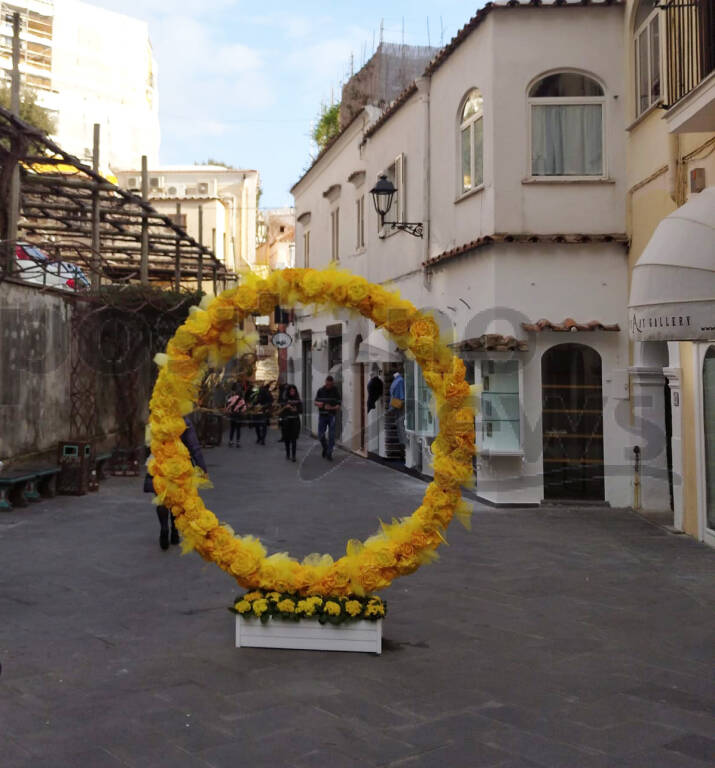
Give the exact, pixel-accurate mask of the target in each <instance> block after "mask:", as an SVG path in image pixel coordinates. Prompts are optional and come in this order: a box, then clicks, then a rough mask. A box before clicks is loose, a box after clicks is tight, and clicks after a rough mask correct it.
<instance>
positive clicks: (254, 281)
mask: <svg viewBox="0 0 715 768" xmlns="http://www.w3.org/2000/svg"><path fill="white" fill-rule="evenodd" d="M298 303H302V304H308V305H316V306H317V307H318V308H320V309H325V308H328V309H330V308H337V307H345V308H348V309H352V310H354V311H356V312H359V313H360V314H361V315H363V316H364V317H368V318H370V319H371V320H373V322H374V323H375V324H376V325H377V326H378V327H381V328H384V329H385V330H386V331H387V332H388V333H390V334H391V335H392V337H393V338H394V339H395V341H396V342H397V344H398V345H399V346H401V347H402V348H405V349H408V350H409V351H410V352H411V353H412V354H413V355H414V357H415V359H416V360H417V362H418V364H419V365H420V367H421V368H422V371H423V373H424V377H425V380H426V382H427V384H428V386H429V387H430V389H431V390H432V392H433V394H434V397H435V400H436V403H437V408H438V416H439V427H440V431H439V435H438V437H437V438H436V439H435V441H434V442H433V444H432V452H433V454H434V456H435V459H434V480H433V482H431V483H430V484H429V486H428V487H427V490H426V492H425V496H424V499H423V500H422V503H421V504H420V506H419V507H418V508H417V509H416V510H415V512H414V513H413V514H412V515H411V516H409V517H405V518H402V519H401V520H393V521H392V522H390V523H381V526H380V529H379V530H378V531H377V533H375V534H374V535H373V536H371V537H370V538H368V539H367V540H366V541H364V542H362V541H358V540H355V539H351V540H350V541H348V543H347V546H346V553H345V555H343V556H342V557H341V558H339V559H338V560H333V558H332V557H331V556H330V555H318V554H313V555H309V556H308V557H306V558H305V559H304V560H302V561H301V562H299V561H298V560H296V559H294V558H291V557H290V556H289V555H287V554H284V553H276V554H272V555H268V554H267V552H266V549H265V547H264V546H263V544H262V543H261V542H260V540H259V539H257V538H255V537H253V536H251V535H244V536H238V535H236V534H234V532H233V531H232V530H231V529H230V528H229V527H228V526H227V525H223V524H221V523H220V522H219V520H218V519H217V518H216V516H215V515H214V514H213V512H211V511H210V510H208V509H207V508H206V506H205V505H204V503H203V500H202V499H201V496H200V495H199V489H200V488H201V487H202V486H204V485H206V483H207V482H208V481H207V478H206V477H205V476H203V473H201V471H200V470H198V469H197V468H195V467H193V465H192V463H191V460H190V458H189V454H188V451H187V449H186V447H185V446H184V444H183V443H182V441H181V434H182V432H183V431H184V426H185V425H184V421H183V416H184V415H185V414H187V413H189V412H191V410H192V409H193V403H194V401H195V399H196V395H197V390H198V386H199V382H200V380H201V376H202V373H203V371H204V370H205V369H206V367H207V366H208V365H211V366H221V365H224V364H225V363H227V362H228V361H229V360H230V359H231V358H233V357H234V356H236V355H237V354H241V353H242V352H243V351H245V349H246V348H247V347H249V346H250V344H251V341H252V340H251V339H249V338H247V337H245V336H244V335H243V334H241V333H240V332H237V330H236V328H237V323H238V321H240V320H242V319H243V318H244V317H245V316H247V315H249V314H253V313H259V314H268V313H270V312H272V310H273V308H274V307H275V306H276V305H278V304H280V305H281V306H293V305H295V304H298ZM156 361H157V364H158V365H159V366H160V368H161V370H160V372H159V376H158V378H157V382H156V386H155V388H154V392H153V395H152V399H151V414H150V417H149V439H150V444H151V451H152V458H151V459H150V460H149V465H148V469H149V472H150V473H151V474H152V475H153V477H154V488H155V491H156V497H155V502H156V503H157V504H163V505H164V506H166V507H168V508H169V509H170V510H171V513H172V514H173V515H174V517H175V519H176V526H177V528H178V529H179V531H180V532H181V534H182V536H183V544H184V549H185V550H186V551H188V550H191V549H195V550H196V551H197V552H198V553H199V554H200V555H201V556H202V557H203V558H204V559H205V560H208V561H211V562H214V563H216V564H217V565H218V566H219V567H220V568H222V569H223V570H224V571H226V572H227V573H229V574H231V575H232V576H233V577H234V578H235V579H236V581H237V582H238V584H239V585H241V586H242V587H244V588H246V589H250V590H264V591H266V592H267V593H271V592H274V593H278V597H279V598H280V600H281V601H282V605H283V606H284V609H281V610H280V613H281V615H286V614H291V611H290V610H288V608H289V606H288V601H290V602H291V604H292V605H293V612H292V613H293V615H295V613H296V611H297V610H298V606H299V605H301V603H302V601H303V600H305V599H306V598H308V597H311V596H321V599H325V601H326V602H325V604H323V603H321V604H320V615H321V616H322V615H323V614H327V615H335V616H340V615H343V613H345V615H350V610H357V608H356V606H352V609H348V608H347V605H349V604H350V603H349V602H345V604H344V606H343V604H341V603H340V602H335V598H341V597H350V598H353V597H362V596H365V595H370V594H371V593H373V592H376V591H377V590H380V589H383V588H385V587H387V586H389V585H390V583H391V582H392V581H393V580H394V579H396V578H397V577H399V576H404V575H406V574H409V573H412V572H414V571H415V570H416V569H417V568H419V566H420V565H423V564H424V563H428V562H430V561H432V560H433V559H434V558H435V557H436V553H435V550H436V549H437V547H439V545H440V544H441V543H442V542H444V541H445V539H444V531H445V529H446V528H447V526H448V525H449V523H450V521H451V520H452V518H453V517H454V516H455V515H458V516H459V517H460V518H462V519H464V520H467V519H468V516H469V512H470V508H469V506H468V505H467V504H466V503H465V502H464V501H463V500H462V498H461V490H460V489H461V486H462V485H466V484H469V483H471V482H472V477H473V470H472V458H473V456H474V410H473V408H472V407H471V404H470V388H469V386H468V384H467V383H466V381H465V368H464V364H463V362H462V361H461V360H459V359H458V358H456V357H455V356H454V355H453V354H452V352H451V351H450V350H449V348H448V347H447V346H446V344H444V343H443V342H442V341H441V340H440V338H439V328H438V326H437V323H436V322H435V320H434V318H432V317H431V316H430V315H428V314H425V313H422V312H420V311H418V310H417V309H416V308H415V307H414V306H413V305H412V304H411V303H410V302H409V301H406V300H405V299H402V298H400V296H399V294H398V293H397V292H395V291H390V290H388V289H386V288H384V287H382V286H379V285H373V284H371V283H369V282H368V281H367V280H365V279H364V278H362V277H358V276H355V275H352V274H350V273H349V272H346V271H342V270H338V269H326V270H314V269H285V270H281V271H276V272H273V273H271V274H270V275H269V276H268V277H266V278H261V277H258V276H257V275H254V274H249V275H246V276H245V277H244V278H242V284H241V285H240V287H238V288H233V289H230V290H227V291H224V292H223V293H222V294H221V295H220V296H217V297H216V298H213V299H208V300H204V302H202V305H201V307H200V308H195V309H194V311H193V312H192V313H191V314H190V315H189V317H188V319H187V320H186V322H185V323H184V325H182V326H181V327H180V328H179V330H178V331H177V332H176V334H175V336H174V337H173V338H172V339H171V341H170V342H169V344H168V345H167V349H166V354H165V355H158V356H157V359H156ZM251 594H252V593H249V595H246V596H244V598H242V600H239V601H237V603H236V607H235V609H236V611H237V612H238V613H240V614H244V613H248V611H249V609H247V608H246V606H245V605H244V604H243V603H244V602H245V603H246V604H248V605H249V606H250V612H251V614H252V615H253V616H257V617H259V618H260V617H261V616H263V615H264V614H266V613H267V612H270V610H272V609H271V607H270V606H271V605H272V604H273V601H272V600H271V598H270V596H269V595H264V593H263V592H260V593H258V596H256V597H255V599H253V600H252V599H249V597H250V595H251ZM328 601H330V602H333V603H334V604H335V605H336V606H337V607H338V613H337V614H331V612H333V611H335V609H334V608H332V607H330V608H329V607H328V605H329V602H328ZM238 605H241V608H240V609H239V608H238ZM302 605H303V607H302V608H301V609H300V611H298V615H309V614H307V605H308V604H305V603H304V602H303V603H302ZM312 605H313V609H314V612H317V604H315V603H313V604H312ZM366 611H367V607H366V608H365V609H364V611H363V614H365V612H366ZM378 613H379V608H377V607H375V605H373V608H372V609H371V614H370V616H373V617H374V618H379V616H378V615H377V614H378ZM370 616H367V615H363V618H370Z"/></svg>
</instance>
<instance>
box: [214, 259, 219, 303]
mask: <svg viewBox="0 0 715 768" xmlns="http://www.w3.org/2000/svg"><path fill="white" fill-rule="evenodd" d="M217 295H218V284H217V283H216V265H215V264H214V296H217Z"/></svg>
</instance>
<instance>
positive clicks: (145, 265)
mask: <svg viewBox="0 0 715 768" xmlns="http://www.w3.org/2000/svg"><path fill="white" fill-rule="evenodd" d="M142 201H143V202H144V203H148V202H149V163H148V160H147V156H146V155H142ZM139 278H140V280H141V284H142V285H149V221H148V220H147V216H146V208H142V251H141V260H140V262H139Z"/></svg>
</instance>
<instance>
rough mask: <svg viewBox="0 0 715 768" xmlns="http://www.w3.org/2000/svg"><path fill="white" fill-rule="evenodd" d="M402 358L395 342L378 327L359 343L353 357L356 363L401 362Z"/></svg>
mask: <svg viewBox="0 0 715 768" xmlns="http://www.w3.org/2000/svg"><path fill="white" fill-rule="evenodd" d="M403 360H404V358H403V356H402V353H401V352H400V351H399V350H398V348H397V344H395V342H394V341H392V340H391V339H390V338H389V337H388V336H387V334H385V333H383V332H382V331H381V330H380V329H379V328H375V329H374V330H373V331H372V333H370V335H369V336H368V337H367V338H366V339H365V341H363V342H361V343H360V349H358V353H357V355H356V357H355V362H356V363H401V362H403Z"/></svg>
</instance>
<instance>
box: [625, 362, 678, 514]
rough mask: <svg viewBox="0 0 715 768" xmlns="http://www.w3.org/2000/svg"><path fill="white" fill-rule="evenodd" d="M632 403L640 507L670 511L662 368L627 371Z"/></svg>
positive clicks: (634, 368)
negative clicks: (637, 451) (638, 464)
mask: <svg viewBox="0 0 715 768" xmlns="http://www.w3.org/2000/svg"><path fill="white" fill-rule="evenodd" d="M630 374H631V398H632V401H633V415H634V435H633V445H638V446H640V449H641V454H640V455H641V471H640V488H641V492H640V503H641V508H642V509H643V510H646V511H649V512H667V511H670V487H669V484H668V459H667V452H666V440H665V391H664V389H665V377H664V376H663V368H651V367H645V366H634V367H632V368H630Z"/></svg>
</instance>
